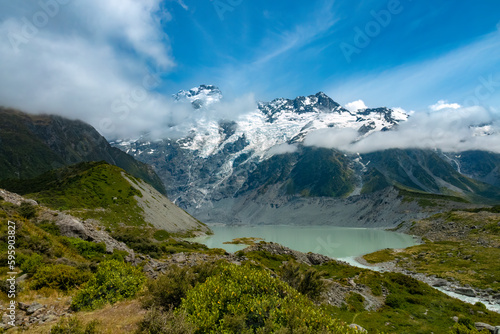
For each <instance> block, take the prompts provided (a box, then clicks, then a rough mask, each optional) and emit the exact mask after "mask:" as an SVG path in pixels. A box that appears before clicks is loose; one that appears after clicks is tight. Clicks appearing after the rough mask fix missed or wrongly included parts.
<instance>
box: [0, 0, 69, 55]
mask: <svg viewBox="0 0 500 334" xmlns="http://www.w3.org/2000/svg"><path fill="white" fill-rule="evenodd" d="M71 1H72V0H41V1H38V7H39V10H38V11H36V12H35V13H34V14H33V15H31V16H28V17H26V16H23V17H22V18H21V19H20V22H18V23H19V24H18V25H17V26H18V28H17V29H16V31H12V30H11V31H9V32H8V34H7V38H8V39H9V43H10V45H11V46H12V48H13V49H14V51H16V52H19V50H20V47H21V46H22V45H25V44H28V43H29V42H30V41H31V40H32V39H33V38H35V37H36V36H37V35H38V33H39V32H40V29H43V28H44V27H46V26H47V24H49V22H50V20H51V19H53V18H55V17H56V16H57V15H58V14H59V13H60V11H61V6H65V5H67V4H69V3H70V2H71Z"/></svg>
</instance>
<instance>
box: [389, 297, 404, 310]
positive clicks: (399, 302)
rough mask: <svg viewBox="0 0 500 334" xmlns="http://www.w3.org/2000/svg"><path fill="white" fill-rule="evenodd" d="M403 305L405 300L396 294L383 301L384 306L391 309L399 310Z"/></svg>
mask: <svg viewBox="0 0 500 334" xmlns="http://www.w3.org/2000/svg"><path fill="white" fill-rule="evenodd" d="M404 304H405V299H404V298H403V297H401V296H399V295H396V294H390V295H389V296H387V298H386V299H385V305H387V306H390V307H392V308H401V307H402V306H403V305H404Z"/></svg>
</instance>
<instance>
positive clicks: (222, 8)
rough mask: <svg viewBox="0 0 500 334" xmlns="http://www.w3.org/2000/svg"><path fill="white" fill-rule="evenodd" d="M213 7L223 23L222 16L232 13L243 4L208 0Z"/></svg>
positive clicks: (234, 1) (239, 1)
mask: <svg viewBox="0 0 500 334" xmlns="http://www.w3.org/2000/svg"><path fill="white" fill-rule="evenodd" d="M210 1H212V5H213V6H214V9H215V12H216V13H217V15H218V16H219V19H220V20H221V21H224V15H225V14H226V13H227V12H233V11H234V10H235V9H236V7H238V6H239V5H241V4H242V3H243V0H210Z"/></svg>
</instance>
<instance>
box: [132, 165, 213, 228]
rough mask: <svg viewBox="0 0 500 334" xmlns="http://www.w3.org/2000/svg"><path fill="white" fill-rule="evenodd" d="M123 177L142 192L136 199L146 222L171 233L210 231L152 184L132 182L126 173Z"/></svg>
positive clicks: (138, 181) (139, 181)
mask: <svg viewBox="0 0 500 334" xmlns="http://www.w3.org/2000/svg"><path fill="white" fill-rule="evenodd" d="M122 175H123V177H124V178H125V179H126V180H127V181H129V182H130V185H131V186H132V187H134V188H136V189H137V190H139V191H140V192H141V196H135V199H136V200H137V203H138V205H139V207H141V208H142V210H143V216H144V220H145V221H146V222H147V223H149V224H151V225H152V226H154V227H155V228H157V229H161V230H165V231H167V232H171V233H182V232H186V231H197V232H198V233H201V234H205V233H207V232H209V231H210V229H209V228H208V227H207V226H206V225H204V224H202V223H201V222H200V221H198V220H196V219H195V218H193V217H192V216H190V215H189V214H187V213H186V212H185V211H184V210H182V209H181V208H179V207H178V206H176V205H175V204H173V203H172V202H171V201H170V200H169V199H168V198H166V197H165V196H164V195H162V194H160V193H159V192H158V191H157V190H156V189H155V188H153V186H151V185H150V184H148V183H146V182H144V181H142V180H140V179H135V180H132V179H131V178H130V177H128V176H127V175H125V173H122Z"/></svg>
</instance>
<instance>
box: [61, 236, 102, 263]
mask: <svg viewBox="0 0 500 334" xmlns="http://www.w3.org/2000/svg"><path fill="white" fill-rule="evenodd" d="M64 240H65V242H64V243H65V244H66V245H67V246H70V247H73V248H74V249H76V250H77V251H78V253H79V254H80V255H81V256H83V257H85V258H87V259H94V258H100V257H102V256H103V255H104V254H106V245H105V244H104V243H103V242H100V243H95V242H91V241H85V240H82V239H78V238H64Z"/></svg>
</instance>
